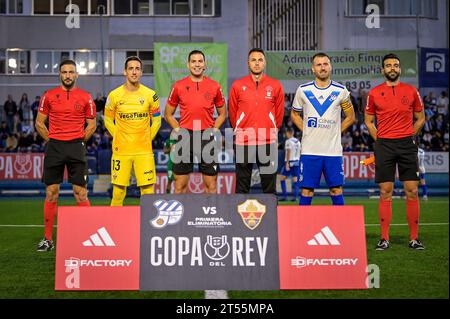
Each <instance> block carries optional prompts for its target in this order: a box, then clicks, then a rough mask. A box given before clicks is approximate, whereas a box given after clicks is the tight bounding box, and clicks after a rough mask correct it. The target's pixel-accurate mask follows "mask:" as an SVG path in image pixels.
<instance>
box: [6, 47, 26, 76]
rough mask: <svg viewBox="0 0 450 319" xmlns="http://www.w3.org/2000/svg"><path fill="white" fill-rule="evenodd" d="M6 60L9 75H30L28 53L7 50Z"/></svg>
mask: <svg viewBox="0 0 450 319" xmlns="http://www.w3.org/2000/svg"><path fill="white" fill-rule="evenodd" d="M6 59H7V64H8V73H9V74H28V73H30V51H25V50H16V49H14V50H7V56H6Z"/></svg>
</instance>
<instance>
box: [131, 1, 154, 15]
mask: <svg viewBox="0 0 450 319" xmlns="http://www.w3.org/2000/svg"><path fill="white" fill-rule="evenodd" d="M133 14H142V15H147V16H148V15H149V14H150V3H149V2H148V0H133Z"/></svg>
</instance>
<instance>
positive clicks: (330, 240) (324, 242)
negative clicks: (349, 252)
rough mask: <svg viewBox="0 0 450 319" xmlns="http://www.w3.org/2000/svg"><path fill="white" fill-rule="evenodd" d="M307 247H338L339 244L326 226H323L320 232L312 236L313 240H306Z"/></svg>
mask: <svg viewBox="0 0 450 319" xmlns="http://www.w3.org/2000/svg"><path fill="white" fill-rule="evenodd" d="M308 245H309V246H317V245H320V246H329V245H332V246H339V245H341V243H340V242H339V240H337V238H336V236H334V234H333V232H332V231H331V229H330V228H329V227H328V226H325V227H324V228H322V229H321V231H320V232H319V233H317V234H315V235H314V238H313V239H311V240H308Z"/></svg>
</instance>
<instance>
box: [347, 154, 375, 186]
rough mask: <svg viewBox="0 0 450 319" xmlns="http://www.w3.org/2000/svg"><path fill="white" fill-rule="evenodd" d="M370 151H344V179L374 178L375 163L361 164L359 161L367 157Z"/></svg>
mask: <svg viewBox="0 0 450 319" xmlns="http://www.w3.org/2000/svg"><path fill="white" fill-rule="evenodd" d="M371 154H372V153H368V152H351V153H344V156H343V164H344V176H345V179H348V180H351V179H374V178H375V164H372V165H368V166H365V165H362V164H361V163H360V162H361V161H362V160H365V159H366V158H369V157H370V155H371Z"/></svg>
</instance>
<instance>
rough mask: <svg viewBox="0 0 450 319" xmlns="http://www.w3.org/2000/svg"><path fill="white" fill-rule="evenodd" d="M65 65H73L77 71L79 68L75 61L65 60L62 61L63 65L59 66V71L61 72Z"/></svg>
mask: <svg viewBox="0 0 450 319" xmlns="http://www.w3.org/2000/svg"><path fill="white" fill-rule="evenodd" d="M63 65H73V66H74V67H75V69H76V68H77V64H76V63H75V61H74V60H70V59H67V60H63V61H61V63H60V64H59V70H60V71H61V68H62V67H63Z"/></svg>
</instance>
